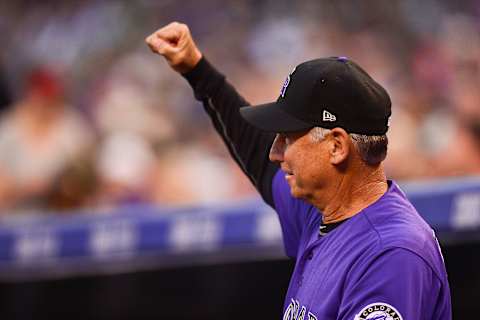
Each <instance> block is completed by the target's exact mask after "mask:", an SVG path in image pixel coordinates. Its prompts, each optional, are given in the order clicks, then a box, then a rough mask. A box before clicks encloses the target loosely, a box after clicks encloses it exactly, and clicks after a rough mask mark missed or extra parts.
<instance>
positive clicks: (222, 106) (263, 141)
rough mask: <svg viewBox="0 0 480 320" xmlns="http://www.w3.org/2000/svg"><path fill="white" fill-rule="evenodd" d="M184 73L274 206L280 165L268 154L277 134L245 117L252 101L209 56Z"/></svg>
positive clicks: (236, 156) (241, 163)
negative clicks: (274, 185) (245, 108)
mask: <svg viewBox="0 0 480 320" xmlns="http://www.w3.org/2000/svg"><path fill="white" fill-rule="evenodd" d="M183 76H184V77H185V78H186V79H187V81H188V82H189V83H190V85H191V86H192V88H193V91H194V93H195V98H196V99H197V100H199V101H202V103H203V106H204V108H205V111H206V112H207V113H208V115H209V116H210V118H211V120H212V122H213V126H214V127H215V130H216V131H217V132H218V134H219V135H220V136H221V138H222V139H223V141H224V143H225V145H226V146H227V148H228V151H229V152H230V154H231V156H232V157H233V159H234V160H235V161H236V162H237V164H238V165H239V166H240V168H241V169H242V171H243V172H244V173H245V174H246V175H247V177H248V178H249V179H250V181H251V182H252V183H253V185H254V186H255V187H256V188H257V190H258V191H259V192H260V194H261V195H262V198H263V199H264V201H265V202H267V203H268V204H269V205H270V206H272V207H273V206H274V205H273V197H272V179H273V176H274V175H275V172H276V171H277V170H278V165H276V164H274V163H272V162H270V161H269V159H268V154H269V150H270V146H271V145H272V142H273V139H274V138H275V134H273V133H265V132H263V131H260V130H258V129H256V128H255V127H253V126H251V125H250V124H248V123H247V122H246V121H245V120H244V119H243V118H242V117H241V115H240V112H239V109H240V108H241V107H243V106H247V105H249V103H248V102H247V101H246V100H245V99H243V98H242V97H241V96H240V95H239V94H238V92H237V91H236V90H235V88H233V87H232V85H230V84H229V83H228V82H227V81H226V80H225V76H224V75H222V74H221V73H219V72H218V71H217V70H216V69H215V68H214V67H213V66H212V65H211V64H210V63H209V62H208V61H207V60H206V59H205V58H202V59H201V60H200V62H199V63H198V64H197V65H196V66H195V68H194V69H193V70H191V71H190V72H188V73H186V74H184V75H183Z"/></svg>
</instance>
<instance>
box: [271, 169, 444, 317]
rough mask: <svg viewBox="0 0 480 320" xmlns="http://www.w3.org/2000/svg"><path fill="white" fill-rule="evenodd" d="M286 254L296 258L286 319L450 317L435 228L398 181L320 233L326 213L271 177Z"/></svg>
mask: <svg viewBox="0 0 480 320" xmlns="http://www.w3.org/2000/svg"><path fill="white" fill-rule="evenodd" d="M272 187H273V192H272V193H273V196H274V202H275V208H276V211H277V212H278V215H279V217H280V222H281V226H282V232H283V238H284V244H285V249H286V253H287V255H288V256H290V257H292V258H295V259H296V264H295V269H294V272H293V275H292V278H291V280H290V285H289V289H288V292H287V295H286V299H285V305H284V310H283V311H284V317H283V319H284V320H294V319H295V320H313V319H318V320H333V319H345V320H347V319H348V320H357V319H369V320H373V319H375V320H399V319H403V320H417V319H418V320H420V319H425V320H427V319H432V320H446V319H451V302H450V290H449V286H448V281H447V274H446V271H445V265H444V262H443V258H442V255H441V252H440V248H439V246H438V242H437V241H436V238H435V235H434V232H433V230H432V229H431V228H430V227H429V226H428V224H427V223H426V222H425V221H424V220H423V219H422V218H421V217H420V215H419V214H418V213H417V211H416V210H415V208H414V207H413V206H412V205H411V203H410V202H409V201H408V200H407V199H406V197H405V195H404V193H403V192H402V191H401V190H400V188H399V187H398V186H397V184H395V183H394V182H391V181H389V188H388V191H387V192H386V193H385V194H384V195H383V196H382V197H381V198H380V199H379V200H377V201H376V202H375V203H373V204H371V205H370V206H369V207H367V208H365V209H363V210H362V211H361V212H359V213H358V214H356V215H355V216H353V217H351V218H350V219H348V220H347V221H345V222H343V223H342V224H341V225H339V226H338V227H336V228H335V229H333V230H332V231H330V232H329V233H327V234H326V235H323V236H321V235H319V227H320V224H321V219H322V217H321V213H320V212H319V211H318V210H317V209H316V208H315V207H314V206H312V205H311V204H308V203H306V202H305V201H303V200H299V199H295V198H293V197H292V196H291V195H290V188H289V186H288V184H287V183H286V181H285V178H284V175H283V172H282V171H280V170H279V171H278V172H277V174H276V175H275V177H274V179H273V185H272Z"/></svg>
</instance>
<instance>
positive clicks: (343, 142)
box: [330, 128, 350, 165]
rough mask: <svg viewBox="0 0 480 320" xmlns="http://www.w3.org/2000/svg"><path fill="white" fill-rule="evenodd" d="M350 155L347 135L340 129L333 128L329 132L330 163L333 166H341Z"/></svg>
mask: <svg viewBox="0 0 480 320" xmlns="http://www.w3.org/2000/svg"><path fill="white" fill-rule="evenodd" d="M349 153H350V144H349V135H348V133H347V132H346V131H345V130H343V129H341V128H335V129H332V131H331V149H330V162H331V163H332V164H334V165H339V164H342V163H343V162H345V161H346V159H347V158H348V155H349Z"/></svg>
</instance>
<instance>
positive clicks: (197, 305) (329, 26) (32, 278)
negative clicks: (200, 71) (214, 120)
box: [0, 0, 480, 319]
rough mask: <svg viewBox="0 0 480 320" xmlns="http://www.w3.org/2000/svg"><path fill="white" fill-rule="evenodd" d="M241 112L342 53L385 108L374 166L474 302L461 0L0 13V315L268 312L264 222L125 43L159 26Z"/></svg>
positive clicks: (466, 306)
mask: <svg viewBox="0 0 480 320" xmlns="http://www.w3.org/2000/svg"><path fill="white" fill-rule="evenodd" d="M174 20H178V21H182V22H185V23H187V24H188V25H189V26H190V29H191V31H192V33H193V35H194V38H195V39H196V42H197V44H198V45H199V47H200V48H201V50H202V51H203V52H204V54H205V55H206V56H207V57H208V58H209V60H210V61H211V62H213V63H214V64H215V65H216V66H217V67H218V68H219V69H220V70H222V71H223V72H224V73H225V74H226V75H227V76H228V78H229V80H230V81H231V82H232V83H233V84H235V85H236V87H237V88H238V89H239V90H240V92H242V93H243V95H244V96H245V97H247V99H248V100H249V101H250V102H252V103H261V102H266V101H271V100H272V99H275V98H276V97H277V95H278V92H279V88H280V87H281V85H282V83H283V80H284V77H285V75H286V74H288V72H289V71H290V70H291V69H292V68H293V66H295V65H296V64H298V63H299V62H301V61H303V60H306V59H310V58H314V57H319V56H331V55H345V56H349V57H351V58H353V59H354V60H356V61H357V62H359V63H360V64H361V65H362V66H364V67H365V68H366V69H367V70H368V71H369V72H370V73H371V74H373V76H374V77H375V78H376V79H378V80H379V81H380V82H381V83H382V84H384V85H385V86H386V88H387V89H388V91H389V92H390V94H391V96H392V101H393V117H392V126H391V130H390V133H389V139H390V147H389V148H390V149H389V156H388V159H387V161H386V169H387V173H388V175H389V177H390V178H393V179H397V180H398V181H400V182H401V184H402V185H404V187H405V189H406V191H407V193H408V195H409V196H410V197H411V199H412V201H413V202H414V204H415V205H416V206H417V208H418V209H419V211H420V213H421V214H422V215H424V217H425V219H427V221H429V222H430V223H431V224H432V226H433V227H434V228H435V229H436V231H437V232H438V234H439V238H440V242H441V244H442V246H443V250H444V255H445V259H446V264H447V268H448V271H449V277H450V282H451V287H452V298H453V306H454V319H472V317H473V318H474V317H475V314H477V313H478V312H477V307H478V302H479V301H480V294H479V293H478V292H480V272H479V271H478V270H480V251H479V250H480V2H479V1H478V0H464V1H463V0H461V1H448V0H422V1H413V0H403V1H402V0H396V1H381V0H378V1H374V0H368V1H355V2H353V1H343V0H341V1H318V0H317V1H315V0H309V1H285V0H278V1H273V0H260V1H253V0H230V1H225V0H223V1H222V0H204V1H193V0H184V1H171V0H170V1H162V0H158V1H155V0H143V1H100V0H85V1H3V2H1V3H0V39H1V43H2V50H1V51H0V109H1V113H0V318H2V319H38V318H43V317H47V316H48V317H49V318H65V317H67V318H69V319H149V318H156V319H221V318H222V319H223V318H225V317H228V318H233V319H240V318H245V317H248V318H251V317H258V318H264V319H280V318H281V306H282V301H283V295H284V294H285V291H286V287H287V285H288V280H289V273H290V271H291V268H292V264H291V262H290V261H288V260H286V258H284V256H283V252H282V245H281V238H280V232H279V229H278V228H279V226H278V223H277V222H276V220H275V215H274V213H273V212H271V211H270V210H269V209H268V208H267V207H266V206H264V205H262V204H261V203H260V201H259V199H258V197H257V196H256V194H255V192H254V190H253V188H252V187H251V186H250V185H249V182H248V181H247V179H246V178H244V177H243V176H242V174H241V172H240V170H239V169H237V168H236V166H235V164H234V163H233V161H231V160H230V159H229V156H228V154H227V152H226V150H225V149H224V148H223V146H222V145H221V143H220V139H218V138H217V137H216V135H215V133H214V132H213V130H212V129H211V128H210V125H209V120H208V118H207V117H206V116H205V115H204V114H203V110H202V108H201V105H200V104H199V103H198V102H196V101H195V100H194V98H193V94H192V92H191V89H190V88H189V87H188V85H187V83H186V81H185V80H183V79H182V78H181V77H179V76H178V75H177V74H175V73H174V72H172V71H171V70H170V69H169V68H168V67H167V65H166V63H165V62H164V61H162V59H161V58H160V57H158V56H156V55H153V54H151V52H150V51H149V50H148V48H147V47H146V45H145V44H144V38H145V37H146V36H147V35H149V34H150V33H151V32H153V31H154V30H156V29H158V28H160V27H161V26H163V25H165V24H167V23H169V22H171V21H174Z"/></svg>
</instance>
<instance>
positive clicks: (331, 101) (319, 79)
mask: <svg viewBox="0 0 480 320" xmlns="http://www.w3.org/2000/svg"><path fill="white" fill-rule="evenodd" d="M240 114H241V115H242V116H243V118H244V119H245V120H246V121H247V122H249V123H250V124H252V125H253V126H255V127H257V128H259V129H261V130H263V131H269V132H281V133H286V132H295V131H303V130H307V129H310V128H313V127H322V128H326V129H333V128H335V127H341V128H343V129H345V130H346V131H347V132H348V133H358V134H365V135H383V134H385V133H386V132H387V130H388V126H389V123H388V122H389V118H390V115H391V101H390V97H389V95H388V93H387V91H386V90H385V89H384V88H383V87H382V86H381V85H380V84H378V83H377V82H376V81H375V80H373V79H372V77H370V76H369V75H368V74H367V72H365V71H364V70H363V69H362V68H361V67H360V66H359V65H357V64H356V63H355V62H353V61H352V60H350V59H348V58H346V57H330V58H321V59H315V60H310V61H306V62H304V63H302V64H300V65H298V66H297V67H295V69H293V71H292V72H291V73H290V74H289V75H288V77H287V79H286V80H285V83H284V84H283V87H282V90H281V92H280V96H279V97H278V99H277V101H276V102H272V103H267V104H262V105H258V106H249V107H242V108H240Z"/></svg>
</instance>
